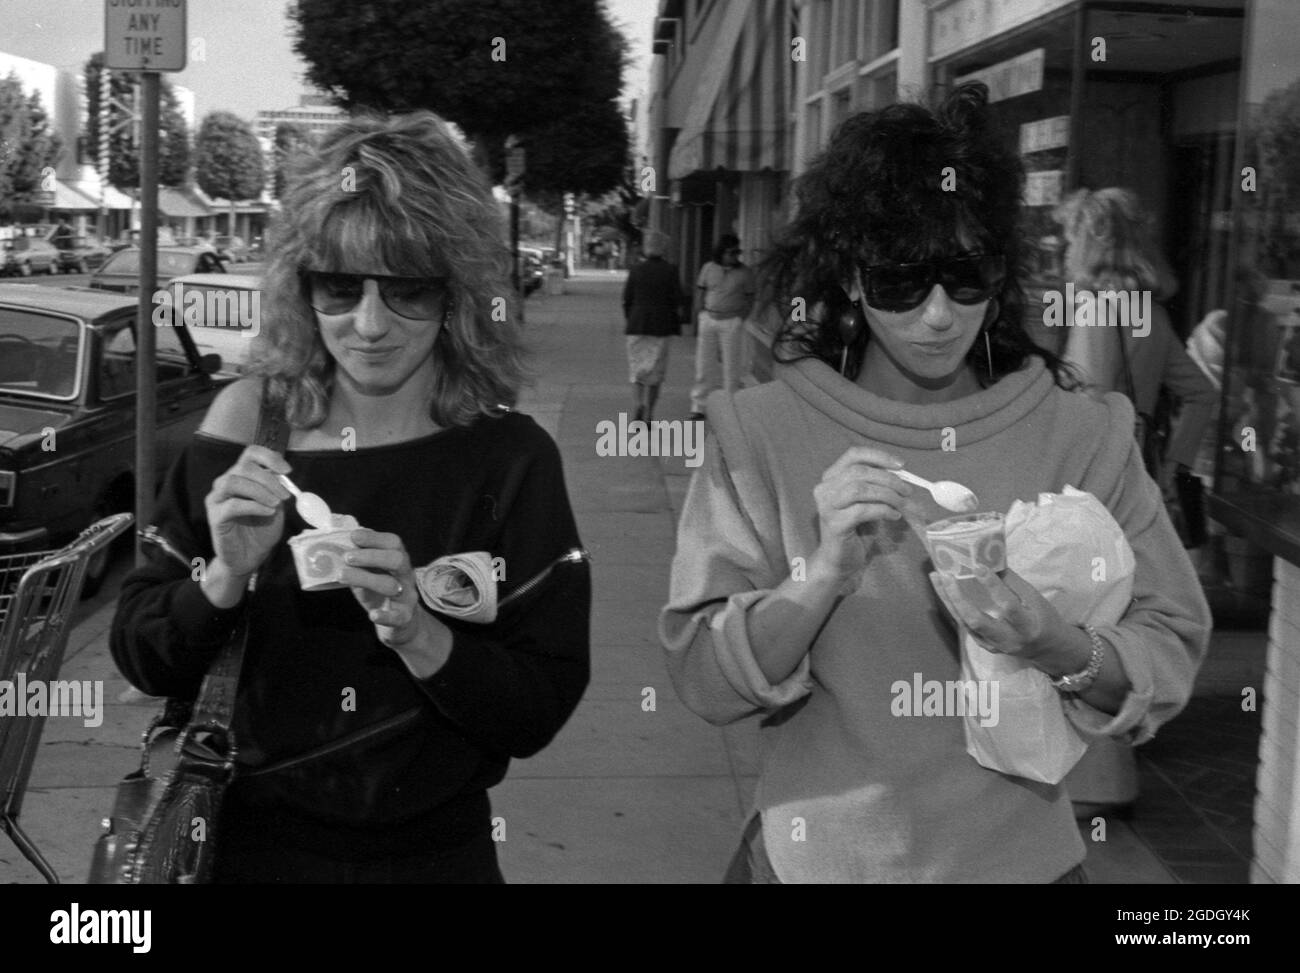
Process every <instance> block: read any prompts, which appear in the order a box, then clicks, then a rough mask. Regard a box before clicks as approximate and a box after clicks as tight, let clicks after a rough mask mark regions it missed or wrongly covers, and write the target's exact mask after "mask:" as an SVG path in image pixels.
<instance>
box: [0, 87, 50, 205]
mask: <svg viewBox="0 0 1300 973" xmlns="http://www.w3.org/2000/svg"><path fill="white" fill-rule="evenodd" d="M62 149H63V144H62V139H60V138H59V136H58V134H57V133H55V132H53V131H52V130H51V129H50V124H49V116H48V115H47V114H46V113H45V109H44V107H43V106H42V105H41V95H40V92H39V91H33V92H32V93H31V94H30V95H29V94H27V93H26V92H24V91H23V86H22V82H21V81H20V80H19V78H18V75H17V74H16V73H14V72H10V74H9V76H8V77H7V78H4V79H0V218H4V219H6V220H12V219H13V218H14V213H15V209H16V207H17V206H18V205H21V204H24V203H32V202H33V197H34V195H35V194H36V193H38V192H40V191H42V190H43V189H45V188H47V187H46V185H45V179H44V176H45V175H46V174H47V170H50V169H53V167H54V166H55V165H56V164H57V163H58V160H59V156H60V154H61V153H62Z"/></svg>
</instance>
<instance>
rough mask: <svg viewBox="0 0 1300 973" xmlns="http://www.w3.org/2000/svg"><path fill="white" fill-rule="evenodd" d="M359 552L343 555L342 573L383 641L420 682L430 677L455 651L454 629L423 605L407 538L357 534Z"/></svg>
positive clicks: (364, 531) (361, 531)
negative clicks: (404, 539) (407, 551)
mask: <svg viewBox="0 0 1300 973" xmlns="http://www.w3.org/2000/svg"><path fill="white" fill-rule="evenodd" d="M352 543H354V544H356V546H357V550H355V551H349V552H348V553H347V554H345V555H344V556H343V561H344V563H345V564H346V565H347V566H346V567H345V568H344V569H343V571H342V572H341V574H340V579H341V580H342V582H343V583H344V584H346V585H347V586H348V587H349V588H351V589H352V594H353V595H354V596H355V597H356V599H357V602H358V603H359V604H360V605H361V607H362V608H364V609H365V611H366V617H367V618H369V619H370V621H371V623H372V624H373V625H374V626H375V634H376V635H377V636H378V637H379V641H380V642H382V643H383V644H384V645H386V646H388V648H390V649H392V650H393V651H394V652H396V653H397V654H398V655H400V656H401V657H402V660H403V661H404V662H405V663H406V665H407V668H408V669H410V670H411V672H412V673H413V674H414V675H415V676H416V677H417V678H421V679H424V678H428V676H431V675H433V673H435V672H437V671H438V669H440V668H441V667H442V665H443V663H444V662H446V661H447V656H448V655H449V654H450V653H451V630H450V629H448V628H447V626H446V625H444V624H442V622H440V621H439V620H438V619H437V618H436V617H435V616H434V615H433V614H431V613H430V612H427V611H425V610H424V609H423V608H421V607H420V592H419V589H418V586H417V584H416V580H415V569H414V568H413V567H412V566H411V558H410V555H408V554H407V553H406V547H405V545H403V544H402V539H401V538H400V537H398V536H397V535H396V534H384V533H380V532H379V531H375V530H367V529H365V528H362V529H359V530H354V531H353V532H352Z"/></svg>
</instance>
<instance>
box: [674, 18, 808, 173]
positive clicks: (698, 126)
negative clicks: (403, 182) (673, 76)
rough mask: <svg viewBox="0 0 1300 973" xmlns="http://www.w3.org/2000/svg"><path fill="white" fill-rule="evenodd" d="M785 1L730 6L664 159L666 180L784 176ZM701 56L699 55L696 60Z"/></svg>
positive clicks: (790, 77)
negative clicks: (718, 174) (724, 174)
mask: <svg viewBox="0 0 1300 973" xmlns="http://www.w3.org/2000/svg"><path fill="white" fill-rule="evenodd" d="M793 16H794V11H793V9H792V6H791V0H732V2H730V3H728V4H727V6H726V18H727V19H726V20H725V21H724V22H723V24H722V27H721V29H720V32H719V36H718V41H717V43H716V44H714V45H712V46H711V49H710V51H709V52H708V54H707V56H708V57H709V58H710V61H709V64H708V65H707V66H706V67H705V69H704V71H703V72H702V74H701V77H700V83H699V85H698V87H697V88H696V96H695V101H694V102H693V103H692V105H691V108H690V111H689V112H688V113H687V116H686V122H685V124H684V125H683V127H682V131H681V134H680V135H678V137H677V141H676V143H675V144H674V145H673V150H672V154H671V155H670V156H669V159H668V176H669V178H670V179H684V178H685V177H687V176H689V175H690V174H691V173H693V172H700V171H705V172H708V171H711V170H714V169H720V168H721V169H730V170H732V171H736V172H760V171H762V170H764V169H773V170H785V169H789V168H790V161H789V145H788V141H789V139H788V120H787V114H788V112H789V110H790V99H791V97H792V95H793V92H794V62H793V61H792V60H791V58H790V40H791V38H792V37H793V36H794V35H795V33H796V32H795V31H794V30H793V29H792V19H793ZM701 56H706V55H701Z"/></svg>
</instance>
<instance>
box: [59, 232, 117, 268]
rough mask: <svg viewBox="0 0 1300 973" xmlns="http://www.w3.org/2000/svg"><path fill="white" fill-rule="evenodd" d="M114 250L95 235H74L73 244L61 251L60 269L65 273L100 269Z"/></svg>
mask: <svg viewBox="0 0 1300 973" xmlns="http://www.w3.org/2000/svg"><path fill="white" fill-rule="evenodd" d="M112 252H113V251H111V250H109V249H108V247H106V246H104V245H103V244H102V243H100V242H99V240H98V239H96V238H95V237H93V236H80V237H74V238H73V240H72V245H71V246H70V247H66V248H64V249H62V250H60V251H59V269H60V270H62V271H63V272H64V273H65V274H85V273H89V272H90V271H92V270H98V269H99V268H100V266H102V265H103V263H104V261H105V260H107V259H108V258H109V256H110V255H111V254H112Z"/></svg>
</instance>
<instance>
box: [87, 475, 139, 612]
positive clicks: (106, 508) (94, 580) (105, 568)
mask: <svg viewBox="0 0 1300 973" xmlns="http://www.w3.org/2000/svg"><path fill="white" fill-rule="evenodd" d="M114 496H116V497H117V499H116V501H113V500H109V501H107V502H105V503H101V504H100V505H99V506H98V508H96V510H95V521H98V520H102V519H103V518H105V517H107V516H109V515H111V514H114V513H122V512H129V511H130V509H131V502H132V501H133V500H134V495H132V496H131V497H130V498H129V499H128V498H127V497H125V496H121V495H118V494H117V493H116V492H115V493H114ZM114 507H119V508H122V509H119V510H114V509H112V508H114ZM92 523H94V521H92ZM134 543H135V532H134V531H130V530H128V531H123V532H122V535H121V536H120V537H118V538H117V540H115V541H114V542H113V543H111V544H109V545H108V546H107V547H103V548H100V549H99V550H98V551H96V552H95V554H94V555H93V556H92V557H91V559H90V560H89V561H88V562H86V577H85V580H84V581H83V582H82V586H81V597H82V599H83V600H84V599H87V598H93V597H95V595H96V594H98V593H99V589H100V588H102V587H103V586H104V582H105V581H107V580H108V576H109V574H110V573H111V572H112V570H113V564H114V563H115V562H116V561H117V560H118V559H119V558H121V557H124V556H125V554H126V552H127V551H129V550H130V549H131V546H132V545H133V544H134Z"/></svg>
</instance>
